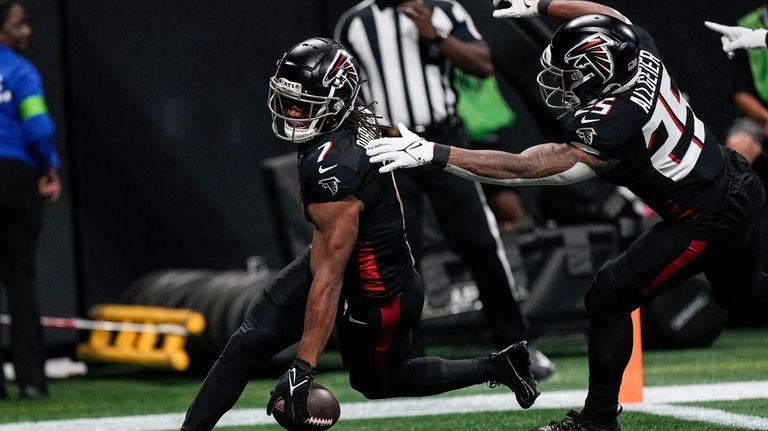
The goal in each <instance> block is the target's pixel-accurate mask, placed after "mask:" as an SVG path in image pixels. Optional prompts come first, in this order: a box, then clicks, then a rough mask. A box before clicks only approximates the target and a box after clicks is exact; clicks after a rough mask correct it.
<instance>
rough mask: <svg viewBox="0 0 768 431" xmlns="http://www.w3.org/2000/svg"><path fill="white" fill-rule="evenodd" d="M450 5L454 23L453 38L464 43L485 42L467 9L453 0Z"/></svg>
mask: <svg viewBox="0 0 768 431" xmlns="http://www.w3.org/2000/svg"><path fill="white" fill-rule="evenodd" d="M448 5H449V7H450V11H449V12H450V17H451V21H453V30H451V36H453V37H455V38H457V39H460V40H462V41H464V42H474V41H478V40H483V36H482V35H481V34H480V32H479V31H477V28H476V27H475V23H474V22H473V21H472V17H471V16H470V15H469V13H467V11H466V9H464V7H462V6H461V5H460V4H459V3H458V2H456V1H453V0H451V1H449V2H448Z"/></svg>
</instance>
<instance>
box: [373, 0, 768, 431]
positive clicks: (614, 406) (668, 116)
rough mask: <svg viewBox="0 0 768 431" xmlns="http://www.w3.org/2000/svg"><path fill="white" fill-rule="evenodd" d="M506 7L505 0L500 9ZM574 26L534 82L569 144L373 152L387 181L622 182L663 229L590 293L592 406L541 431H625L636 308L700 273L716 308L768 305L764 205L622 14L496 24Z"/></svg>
mask: <svg viewBox="0 0 768 431" xmlns="http://www.w3.org/2000/svg"><path fill="white" fill-rule="evenodd" d="M497 3H498V1H497ZM537 14H541V15H548V16H551V17H555V18H560V19H564V20H569V21H568V22H567V23H566V24H564V25H563V26H562V27H560V28H559V29H558V30H557V31H556V32H555V34H554V36H553V38H552V40H551V42H550V44H549V45H548V46H547V48H546V49H545V50H544V52H543V54H542V55H541V64H542V66H543V70H542V71H541V73H540V74H539V75H538V78H537V81H538V84H539V86H540V89H541V94H542V97H543V99H544V101H545V102H546V104H547V105H549V106H550V107H552V108H556V109H559V110H561V112H562V114H563V116H562V118H561V119H562V121H563V124H564V131H565V136H564V137H563V138H564V139H563V142H562V143H544V144H540V145H536V146H533V147H531V148H528V149H527V150H525V151H523V152H522V153H520V154H511V153H505V152H497V151H472V150H465V149H460V148H453V147H448V146H445V145H441V144H437V143H432V142H428V141H425V140H424V139H421V138H420V137H418V136H416V135H415V134H414V133H412V132H410V131H409V130H407V129H406V128H405V127H401V132H402V135H403V137H400V138H385V139H377V140H374V141H373V142H371V144H369V150H368V151H367V154H368V155H369V156H372V158H371V162H372V163H378V162H385V161H388V162H389V163H388V164H385V165H384V166H382V167H380V169H379V170H380V172H389V171H392V170H394V169H399V168H410V167H414V166H419V165H424V164H427V163H433V164H436V165H439V166H443V167H444V169H445V170H446V171H448V172H451V173H454V174H456V175H458V176H461V177H464V178H467V179H471V180H476V181H482V182H488V183H491V184H506V185H513V186H514V185H527V184H543V185H558V184H568V183H572V182H576V181H580V180H583V179H586V178H590V177H592V176H595V175H597V176H599V177H600V178H602V179H604V180H606V181H608V182H610V183H613V184H616V185H620V186H625V187H627V188H629V189H630V190H631V191H632V192H634V193H635V194H636V195H637V196H639V197H640V198H642V199H643V200H644V201H645V202H646V203H647V204H648V205H649V206H650V207H651V208H653V209H654V210H655V211H656V212H657V213H658V214H659V215H661V217H662V218H663V221H662V222H660V223H658V224H657V225H655V226H653V227H652V228H651V229H650V230H648V231H647V232H645V233H644V234H643V235H642V236H640V237H639V238H638V239H637V240H636V241H635V242H634V243H633V244H632V245H631V246H630V247H629V248H628V249H627V250H626V251H625V252H623V253H622V254H620V255H619V256H618V257H617V258H615V259H613V260H611V261H609V262H607V263H606V264H605V265H603V266H602V267H601V268H600V269H599V270H598V271H597V273H596V275H595V277H594V279H593V283H592V286H591V287H590V289H589V290H588V291H587V293H586V298H585V304H586V309H587V312H588V313H589V318H590V326H591V327H590V337H589V348H588V351H589V392H588V395H587V398H586V401H585V405H584V408H583V409H582V410H581V411H579V412H576V411H570V412H568V413H567V415H566V417H565V418H564V419H562V420H560V421H557V422H552V423H550V424H549V425H545V426H542V427H540V428H537V430H540V431H557V430H560V431H562V430H590V431H603V430H620V429H621V427H620V425H619V422H618V420H617V417H618V415H619V413H620V411H621V407H620V406H619V404H618V395H619V387H620V384H621V378H622V374H623V372H624V368H625V367H626V365H627V362H628V361H629V357H630V354H631V352H632V320H631V318H630V313H631V311H632V310H634V309H636V308H637V307H639V306H640V305H641V304H643V303H646V302H648V301H650V300H651V299H653V298H655V297H657V296H659V295H661V294H663V293H664V292H667V291H669V290H670V289H674V288H675V287H677V286H678V285H679V284H680V283H681V282H682V281H684V280H686V279H688V278H689V277H691V276H693V275H695V274H698V273H701V272H703V273H704V274H705V275H706V276H707V279H708V280H709V282H710V284H711V287H712V294H713V296H714V298H715V300H716V301H717V303H718V304H719V305H720V306H722V307H723V308H725V309H731V308H733V306H734V305H735V301H736V300H738V299H746V300H748V301H752V302H753V303H757V304H765V303H766V299H768V293H767V290H766V275H765V274H764V273H762V272H761V269H760V268H761V256H760V242H759V239H760V235H759V232H758V229H757V226H758V225H759V223H758V220H759V219H760V218H761V216H762V214H763V213H764V211H765V206H766V198H765V192H764V190H763V187H762V185H761V182H760V180H759V179H758V178H757V176H756V175H755V173H754V172H753V171H752V170H751V169H750V168H749V165H748V164H747V162H746V161H745V160H744V159H743V158H742V157H741V156H740V155H738V154H737V153H735V152H733V151H730V150H728V149H725V148H724V147H723V146H721V145H720V144H719V143H718V142H717V140H716V139H715V137H714V136H713V135H712V133H711V132H710V131H709V129H708V128H707V127H706V126H705V125H704V123H702V121H701V120H700V119H699V118H698V117H696V114H695V113H694V112H693V110H692V109H691V107H690V106H689V105H688V103H687V102H686V100H685V99H684V98H683V97H682V95H681V93H680V90H679V89H678V87H677V85H676V84H675V82H674V80H672V78H671V77H670V75H669V72H668V70H667V68H666V67H665V66H664V63H663V62H662V61H661V58H660V57H659V51H658V49H657V48H656V45H655V43H654V41H653V38H652V37H651V36H650V35H649V34H648V32H646V31H645V30H644V29H642V28H640V27H638V26H635V25H633V24H632V23H631V22H630V21H629V20H627V19H626V18H625V17H624V16H622V15H621V14H620V13H618V12H617V11H615V10H614V9H611V8H608V7H606V6H602V5H599V4H596V3H592V2H587V1H569V0H540V1H537V0H533V1H531V0H511V3H510V5H509V6H508V7H506V8H504V9H499V10H496V11H494V16H496V17H500V18H508V17H513V18H517V17H524V16H533V15H537Z"/></svg>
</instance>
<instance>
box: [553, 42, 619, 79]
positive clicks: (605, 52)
mask: <svg viewBox="0 0 768 431" xmlns="http://www.w3.org/2000/svg"><path fill="white" fill-rule="evenodd" d="M616 45H618V44H617V42H616V41H614V40H613V39H611V38H610V37H608V36H606V35H604V34H602V33H595V34H593V35H592V36H589V37H587V38H586V39H584V40H583V41H582V42H581V43H580V44H578V45H576V46H574V47H573V48H571V50H570V51H568V52H567V53H566V54H565V62H566V63H570V64H573V65H574V67H576V68H577V69H586V68H588V67H589V68H592V70H593V71H594V72H595V73H596V74H598V75H599V76H600V78H601V79H602V80H603V82H608V81H609V80H610V79H611V78H612V77H613V72H614V63H613V56H612V55H611V51H610V50H609V49H608V48H610V47H612V46H616Z"/></svg>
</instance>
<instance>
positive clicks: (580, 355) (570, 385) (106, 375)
mask: <svg viewBox="0 0 768 431" xmlns="http://www.w3.org/2000/svg"><path fill="white" fill-rule="evenodd" d="M765 332H766V330H765V329H763V328H759V329H740V330H728V331H725V332H724V333H723V335H722V336H721V337H720V338H719V339H718V340H717V341H716V342H715V344H714V345H713V346H712V347H710V348H702V349H687V350H672V351H648V352H645V355H644V363H645V383H646V385H648V386H658V385H672V384H692V383H708V382H726V381H749V380H768V337H766V333H765ZM585 343H586V340H585V338H584V336H583V335H581V334H574V335H571V336H566V337H563V336H558V337H548V338H544V339H542V340H540V341H538V342H537V346H538V347H539V348H540V349H541V350H542V351H544V352H546V353H547V354H549V355H551V356H552V358H553V360H554V361H555V363H556V364H557V367H558V372H557V373H556V374H555V375H554V376H553V377H552V378H551V379H549V380H547V381H545V382H542V383H541V384H540V386H539V388H540V390H541V391H542V392H547V391H557V390H563V389H584V388H586V379H587V373H586V369H587V362H586V356H585V352H586V344H585ZM488 350H489V348H488V346H482V345H481V346H461V347H442V348H433V349H430V350H429V352H428V353H430V354H441V355H444V356H449V357H463V356H474V355H485V354H487V353H488ZM335 365H338V356H337V354H336V353H334V352H331V353H328V354H327V355H326V356H325V357H324V358H323V360H322V362H321V367H320V368H321V372H320V373H319V374H318V377H317V381H318V382H319V383H321V384H323V385H324V386H326V387H328V388H329V389H331V390H332V391H333V392H334V393H335V394H336V396H337V397H338V398H339V400H340V401H341V402H342V403H344V402H354V401H364V398H363V397H362V396H361V395H360V394H358V393H357V392H355V391H353V390H352V389H351V388H350V387H349V384H348V381H347V375H346V373H345V372H343V371H324V370H328V369H331V368H334V367H335ZM275 380H276V379H275V378H268V379H259V380H254V381H252V382H251V383H250V384H249V385H248V388H247V389H246V391H245V393H244V394H243V396H242V398H241V399H240V401H239V402H238V404H237V407H241V408H246V407H263V406H264V405H265V404H266V398H267V394H268V393H269V389H271V388H272V386H273V385H274V383H275ZM200 382H201V379H200V378H199V377H189V376H180V375H175V374H169V373H161V372H148V371H142V370H139V369H138V368H133V367H118V366H111V365H110V366H99V365H92V366H91V371H90V373H89V375H87V376H83V377H78V378H71V379H67V380H57V381H53V382H51V396H50V397H49V398H47V399H45V400H40V401H20V400H18V397H17V396H16V393H15V392H14V389H15V388H13V387H12V386H11V387H9V389H10V392H11V399H10V400H7V401H3V402H0V423H9V422H18V421H35V420H49V419H64V418H84V417H106V416H118V415H119V416H122V415H141V414H150V413H178V412H183V411H185V410H186V408H187V407H188V405H189V402H190V401H191V400H192V398H193V396H194V394H195V392H196V390H197V388H198V386H199V384H200ZM9 386H10V385H9ZM493 391H496V392H497V393H503V392H504V390H503V389H500V388H497V389H494V390H493ZM474 393H493V392H492V390H490V389H488V388H487V387H485V386H484V385H477V386H474V387H471V388H467V389H464V390H461V391H455V392H452V393H450V394H448V395H450V396H453V395H466V394H474ZM695 405H699V406H702V407H709V408H718V409H723V410H726V411H731V412H734V413H741V414H749V415H761V416H764V417H765V416H768V414H766V413H765V412H768V400H745V401H738V402H716V403H700V404H695ZM563 413H564V411H559V410H558V411H551V410H550V411H548V410H530V411H525V412H501V413H478V414H462V415H443V416H431V417H420V418H395V419H386V420H364V421H351V420H349V421H345V420H342V421H341V422H340V423H339V424H338V425H337V426H336V427H334V430H352V429H355V430H367V429H370V430H374V429H375V430H384V429H386V430H393V431H399V430H422V429H424V430H426V429H430V431H434V430H461V431H468V430H496V429H511V430H517V429H527V428H526V427H529V426H533V425H537V424H541V423H546V422H548V421H549V420H552V419H557V418H559V417H561V416H562V414H563ZM622 423H623V425H624V428H625V429H630V430H631V429H637V430H656V429H658V430H661V429H664V430H670V429H696V430H704V431H707V430H718V429H728V428H723V427H717V426H711V425H707V424H695V426H694V425H693V424H691V423H690V422H680V421H677V420H673V419H670V418H662V417H656V416H651V415H646V414H640V413H634V412H628V413H625V414H624V415H622ZM226 429H227V430H232V431H236V430H246V429H259V430H262V429H263V430H269V429H274V430H277V429H279V428H277V427H274V426H262V427H232V428H226Z"/></svg>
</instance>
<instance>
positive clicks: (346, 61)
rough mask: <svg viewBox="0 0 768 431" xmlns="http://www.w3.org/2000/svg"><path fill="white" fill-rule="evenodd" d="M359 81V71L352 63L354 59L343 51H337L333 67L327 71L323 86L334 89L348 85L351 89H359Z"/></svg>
mask: <svg viewBox="0 0 768 431" xmlns="http://www.w3.org/2000/svg"><path fill="white" fill-rule="evenodd" d="M358 79H359V77H358V74H357V69H355V65H354V64H353V63H352V57H350V55H349V54H348V53H347V51H345V50H343V49H340V50H338V51H336V58H334V59H333V63H331V67H329V68H328V70H327V71H325V76H324V77H323V85H324V86H326V87H328V86H332V87H334V88H341V87H343V86H345V85H348V86H349V87H350V88H355V87H357V81H358Z"/></svg>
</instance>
